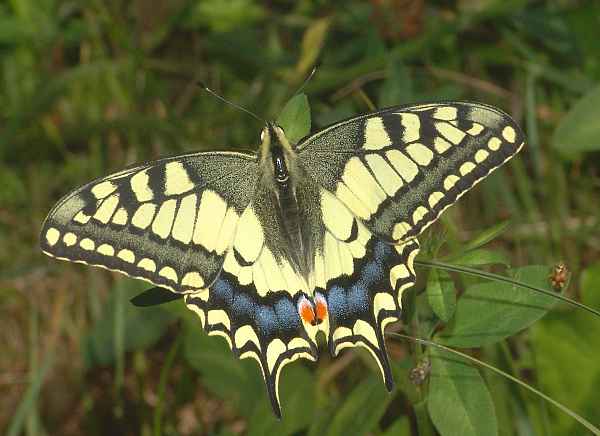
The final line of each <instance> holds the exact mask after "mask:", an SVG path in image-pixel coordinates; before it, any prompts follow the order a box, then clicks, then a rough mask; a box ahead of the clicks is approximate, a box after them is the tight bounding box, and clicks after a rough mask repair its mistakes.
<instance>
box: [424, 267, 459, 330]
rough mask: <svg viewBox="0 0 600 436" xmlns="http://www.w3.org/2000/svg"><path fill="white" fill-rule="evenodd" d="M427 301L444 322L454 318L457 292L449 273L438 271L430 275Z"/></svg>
mask: <svg viewBox="0 0 600 436" xmlns="http://www.w3.org/2000/svg"><path fill="white" fill-rule="evenodd" d="M427 299H428V301H429V304H430V305H431V308H432V309H433V311H434V312H435V314H436V315H437V316H438V317H439V318H440V319H441V320H442V321H444V322H448V321H449V320H450V318H452V315H454V310H455V309H456V290H455V289H454V283H453V282H452V279H451V278H450V276H449V275H448V273H446V272H444V271H437V270H432V271H431V272H430V273H429V280H428V282H427Z"/></svg>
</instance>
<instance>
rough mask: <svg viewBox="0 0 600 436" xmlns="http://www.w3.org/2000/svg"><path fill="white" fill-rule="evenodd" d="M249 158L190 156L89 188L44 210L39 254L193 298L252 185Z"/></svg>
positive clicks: (211, 271)
mask: <svg viewBox="0 0 600 436" xmlns="http://www.w3.org/2000/svg"><path fill="white" fill-rule="evenodd" d="M256 171H257V165H256V163H255V159H254V157H253V156H249V155H243V154H240V153H197V154H190V155H186V156H179V157H175V158H169V159H163V160H160V161H156V162H153V163H148V164H145V165H141V166H137V167H134V168H131V169H128V170H125V171H122V172H119V173H116V174H113V175H111V176H108V177H105V178H102V179H99V180H96V181H94V182H91V183H89V184H87V185H85V186H83V187H81V188H79V189H77V190H75V191H74V192H72V193H70V194H69V195H67V196H66V197H64V198H63V199H62V200H61V201H60V202H59V203H58V204H57V206H55V207H54V209H53V210H52V211H51V212H50V214H49V215H48V218H47V219H46V221H45V223H44V225H43V228H42V234H41V246H42V250H43V251H44V252H45V253H46V254H48V255H50V256H53V257H57V258H61V259H65V260H71V261H75V262H81V263H87V264H90V265H96V266H101V267H105V268H108V269H111V270H115V271H119V272H122V273H125V274H127V275H130V276H132V277H136V278H141V279H144V280H147V281H149V282H151V283H153V284H156V285H159V286H161V287H164V288H167V289H170V290H172V291H175V292H193V291H196V290H198V289H203V288H205V287H207V286H209V285H210V284H211V283H212V281H214V279H215V278H216V276H217V274H218V272H219V270H220V268H221V265H222V264H223V260H224V257H225V254H226V251H227V249H228V248H229V244H230V243H231V240H232V238H233V237H234V232H235V229H236V226H237V222H238V221H239V218H240V215H241V213H242V211H243V210H244V208H245V207H246V205H247V204H248V203H249V202H250V198H251V195H252V193H253V190H254V186H255V184H256V180H257V175H256Z"/></svg>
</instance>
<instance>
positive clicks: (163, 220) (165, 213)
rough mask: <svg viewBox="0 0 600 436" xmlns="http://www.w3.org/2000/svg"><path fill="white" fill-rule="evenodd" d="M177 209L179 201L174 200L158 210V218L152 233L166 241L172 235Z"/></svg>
mask: <svg viewBox="0 0 600 436" xmlns="http://www.w3.org/2000/svg"><path fill="white" fill-rule="evenodd" d="M176 207H177V200H175V199H174V198H172V199H170V200H167V201H165V202H164V203H163V204H162V205H161V206H160V209H158V213H157V214H156V218H154V222H153V223H152V231H153V232H154V233H156V234H157V235H158V236H160V237H161V238H163V239H165V238H166V237H167V236H169V233H171V227H172V226H173V218H174V217H175V208H176Z"/></svg>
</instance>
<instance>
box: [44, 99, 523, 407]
mask: <svg viewBox="0 0 600 436" xmlns="http://www.w3.org/2000/svg"><path fill="white" fill-rule="evenodd" d="M269 134H270V135H271V137H269ZM266 137H268V138H266ZM277 138H278V142H277V144H278V145H277V146H273V142H275V139H277ZM523 141H524V137H523V134H522V133H521V131H520V129H519V127H518V126H517V125H516V124H515V122H514V121H513V120H512V119H511V118H510V117H509V116H508V115H506V114H505V113H503V112H501V111H499V110H498V109H495V108H493V107H490V106H486V105H482V104H475V103H461V102H448V103H436V104H423V105H414V106H400V107H395V108H389V109H385V110H382V111H379V112H376V113H372V114H368V115H363V116H359V117H356V118H352V119H349V120H346V121H342V122H339V123H336V124H334V125H332V126H329V127H326V128H324V129H322V130H321V131H319V132H317V133H315V134H313V135H311V136H309V137H307V138H305V139H304V140H302V141H300V143H299V144H298V145H295V144H288V142H287V139H286V138H285V135H284V132H283V131H282V130H281V129H280V128H279V127H272V126H271V125H269V126H268V128H265V130H263V136H262V144H261V148H260V149H259V151H258V152H257V154H243V153H233V152H206V153H195V154H188V155H183V156H178V157H173V158H168V159H162V160H159V161H156V162H150V163H147V164H142V165H140V166H136V167H132V168H130V169H126V170H124V171H121V172H119V173H116V174H113V175H111V176H108V177H105V178H101V179H99V180H96V181H94V182H91V183H89V184H87V185H85V186H83V187H81V188H79V189H77V190H75V191H73V192H72V193H70V194H68V195H67V196H66V197H64V198H63V199H62V200H61V201H60V202H59V203H58V204H57V205H56V206H55V207H54V208H53V209H52V211H51V212H50V214H49V215H48V217H47V219H46V221H45V223H44V225H43V229H42V234H41V246H42V250H43V251H44V252H45V253H46V254H48V255H50V256H53V257H57V258H60V259H65V260H70V261H75V262H81V263H86V264H90V265H96V266H101V267H104V268H108V269H111V270H115V271H119V272H122V273H125V274H127V275H129V276H132V277H136V278H141V279H143V280H146V281H148V282H151V283H153V284H155V285H157V286H159V287H162V288H166V289H169V290H170V291H172V292H175V293H181V294H183V297H184V301H185V304H186V305H187V307H188V308H190V309H191V310H193V311H194V312H196V313H197V315H198V317H199V319H200V322H201V324H202V326H203V328H204V329H205V330H206V331H207V332H208V333H209V334H213V335H221V336H223V337H224V338H225V339H226V341H227V342H228V344H229V345H230V347H231V349H232V350H233V352H234V354H235V355H236V356H238V357H240V358H247V357H249V358H253V359H255V360H256V361H257V362H258V363H259V365H260V367H261V370H262V373H263V376H264V379H265V382H266V386H267V392H268V395H269V397H270V400H271V403H272V405H273V409H274V411H275V413H276V414H277V415H280V406H279V395H278V378H279V374H280V372H281V369H282V368H283V366H285V364H287V363H289V362H292V361H294V360H296V359H298V358H306V359H309V360H316V358H317V339H316V337H317V334H318V332H320V331H321V332H323V333H324V334H325V338H326V339H327V341H328V345H329V349H330V351H331V353H332V354H333V355H337V354H338V353H339V352H340V350H342V349H344V348H347V347H354V346H362V347H365V348H366V349H367V350H368V351H369V352H370V353H371V354H372V355H373V356H374V358H375V359H376V361H377V363H378V364H379V367H380V369H381V372H382V375H383V378H384V381H385V384H386V386H387V388H388V389H391V388H392V386H393V381H392V373H391V369H390V364H389V361H388V357H387V353H386V350H385V342H384V337H383V335H384V329H385V326H386V325H387V324H388V323H390V322H393V321H395V320H398V319H399V317H400V311H401V309H402V299H401V297H402V293H403V291H404V290H405V289H407V288H409V287H411V286H413V285H414V283H415V271H414V267H413V261H414V259H415V257H416V255H417V253H418V251H419V243H418V241H417V239H416V237H417V236H418V235H419V234H420V233H421V232H422V231H423V230H424V229H425V228H426V227H427V226H429V225H430V224H431V223H433V222H434V221H435V220H436V219H437V217H438V216H439V215H440V214H441V213H442V211H443V210H444V209H446V208H447V207H449V206H450V205H452V204H453V203H454V202H456V200H457V199H458V198H459V197H460V196H461V195H463V194H464V193H465V192H466V191H468V190H469V189H470V188H471V187H473V186H474V185H475V184H476V183H477V182H478V181H480V180H481V179H483V178H484V177H485V176H487V175H488V174H489V173H490V172H491V171H493V170H494V169H496V168H498V167H499V166H501V165H502V164H503V163H504V162H506V161H507V160H508V159H510V158H511V157H512V156H513V155H514V154H515V153H517V152H518V151H519V149H520V148H521V147H522V146H523ZM278 147H281V150H283V151H281V150H280V149H279V148H278ZM278 150H279V151H278Z"/></svg>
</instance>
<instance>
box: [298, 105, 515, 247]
mask: <svg viewBox="0 0 600 436" xmlns="http://www.w3.org/2000/svg"><path fill="white" fill-rule="evenodd" d="M523 141H524V136H523V134H522V132H521V130H520V128H519V127H518V126H517V124H516V123H515V122H514V121H513V120H512V119H511V118H510V117H509V116H508V115H506V114H505V113H503V112H501V111H500V110H498V109H496V108H493V107H491V106H486V105H482V104H476V103H461V102H451V103H441V104H425V105H417V106H401V107H396V108H390V109H385V110H383V111H380V112H377V113H374V114H369V115H364V116H360V117H357V118H353V119H350V120H347V121H344V122H341V123H338V124H334V125H333V126H331V127H328V128H326V129H323V130H322V131H321V132H318V133H316V134H315V135H313V136H311V137H309V138H307V139H306V140H305V141H304V142H303V143H302V144H300V145H299V147H298V155H299V159H300V161H301V162H302V165H303V167H304V168H305V169H306V171H307V173H308V174H309V175H310V176H311V177H312V178H313V179H314V180H316V181H317V183H319V184H321V185H322V186H323V187H325V188H326V189H328V190H329V191H331V192H332V193H334V194H335V195H336V196H337V197H338V198H339V199H340V200H341V201H342V202H343V203H344V204H345V205H346V206H347V207H348V208H349V209H350V210H351V211H352V212H353V213H354V214H355V215H356V216H357V217H359V218H360V219H361V220H363V222H364V223H365V224H366V225H367V226H368V227H369V229H370V230H371V231H372V232H374V233H375V234H377V235H379V236H381V237H382V238H385V239H386V240H388V241H400V240H408V239H410V238H412V237H415V236H417V235H419V234H420V233H421V232H422V231H423V230H424V229H425V228H426V227H427V226H429V225H430V224H431V223H433V222H434V221H435V220H436V219H437V217H438V216H439V215H440V213H441V212H442V211H443V210H444V209H446V208H447V207H448V206H450V205H452V204H453V203H454V202H455V201H456V200H457V199H458V198H459V197H460V196H461V195H463V194H464V193H465V192H466V191H468V190H469V189H470V188H471V187H473V186H474V185H475V184H476V183H477V182H478V181H480V180H481V179H483V178H484V177H485V176H487V175H488V174H489V173H490V172H491V171H493V170H494V169H496V168H498V167H499V166H501V165H502V164H503V163H504V162H506V161H507V160H508V159H510V158H511V157H512V156H513V155H514V154H515V153H517V152H518V151H519V149H520V148H521V147H522V146H523Z"/></svg>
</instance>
